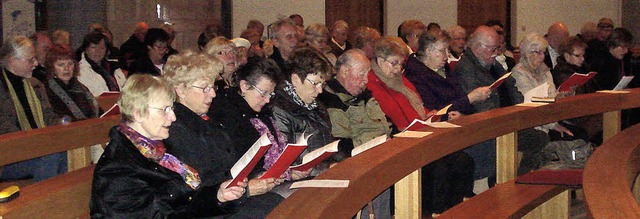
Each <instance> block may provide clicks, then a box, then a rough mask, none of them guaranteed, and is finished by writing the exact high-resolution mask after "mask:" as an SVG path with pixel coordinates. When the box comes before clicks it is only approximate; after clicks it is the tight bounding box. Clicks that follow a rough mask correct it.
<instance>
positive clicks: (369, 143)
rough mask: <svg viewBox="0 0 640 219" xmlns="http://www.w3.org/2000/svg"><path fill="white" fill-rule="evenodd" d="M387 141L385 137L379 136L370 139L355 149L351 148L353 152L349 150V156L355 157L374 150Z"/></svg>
mask: <svg viewBox="0 0 640 219" xmlns="http://www.w3.org/2000/svg"><path fill="white" fill-rule="evenodd" d="M386 141H387V135H386V134H385V135H380V136H378V137H376V138H374V139H371V140H370V141H367V142H365V143H364V144H361V145H359V146H357V147H355V148H353V150H351V156H352V157H353V156H356V155H357V154H359V153H362V152H364V151H366V150H369V149H371V148H374V147H376V146H378V145H380V144H382V143H384V142H386Z"/></svg>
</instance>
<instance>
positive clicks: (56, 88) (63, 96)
mask: <svg viewBox="0 0 640 219" xmlns="http://www.w3.org/2000/svg"><path fill="white" fill-rule="evenodd" d="M76 82H77V81H76ZM47 83H48V84H49V89H51V91H53V93H55V94H56V96H58V98H60V100H62V102H63V103H64V104H65V105H66V106H67V108H68V109H69V111H71V114H73V117H74V118H75V119H76V120H83V119H86V118H87V117H86V116H85V115H84V113H83V112H82V110H80V108H79V107H78V105H76V102H74V101H73V99H71V97H69V94H68V93H67V91H65V90H64V89H63V88H62V87H61V86H60V84H58V82H57V81H56V80H55V79H54V78H51V79H49V81H48V82H47ZM71 83H74V81H69V84H70V85H71ZM78 83H79V82H78ZM76 85H79V84H76ZM71 86H72V88H71V89H70V90H69V91H71V92H80V93H82V94H84V96H85V98H86V99H87V100H89V102H90V103H91V106H92V111H93V115H99V114H98V102H97V101H96V98H94V97H93V95H92V94H91V92H90V91H89V90H87V89H86V88H84V87H82V86H73V85H71Z"/></svg>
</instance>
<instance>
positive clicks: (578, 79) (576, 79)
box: [558, 71, 598, 92]
mask: <svg viewBox="0 0 640 219" xmlns="http://www.w3.org/2000/svg"><path fill="white" fill-rule="evenodd" d="M596 74H598V73H597V72H594V71H592V72H589V73H588V74H580V73H573V74H572V75H571V77H569V78H568V79H567V80H566V81H564V82H562V84H560V86H558V92H569V91H571V89H572V88H574V87H577V86H581V85H583V84H585V83H587V81H589V80H590V79H591V78H593V77H594V76H596Z"/></svg>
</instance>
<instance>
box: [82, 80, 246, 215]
mask: <svg viewBox="0 0 640 219" xmlns="http://www.w3.org/2000/svg"><path fill="white" fill-rule="evenodd" d="M175 96H176V92H175V91H174V89H173V88H172V87H171V86H170V85H169V84H168V83H167V82H166V81H165V80H164V79H163V78H160V77H156V76H151V75H147V74H138V75H132V76H131V77H129V79H128V80H127V83H126V85H125V86H124V87H123V88H122V92H121V95H120V99H119V100H118V105H119V106H120V110H121V112H122V118H123V122H122V123H121V124H120V125H118V126H115V127H113V128H112V129H111V131H110V133H109V136H110V139H111V140H110V141H109V145H108V146H107V147H106V148H105V152H104V154H103V155H102V157H101V158H100V161H98V164H96V167H95V171H94V173H93V185H92V188H91V201H90V209H91V218H196V217H211V216H218V215H224V214H226V213H228V212H232V211H233V210H234V209H235V207H236V205H235V204H234V202H232V201H234V200H236V199H238V198H240V197H242V196H243V194H244V193H245V189H244V187H245V186H246V182H240V183H239V185H238V186H232V187H229V188H226V186H227V185H228V184H229V183H230V181H231V180H226V181H225V182H222V181H220V182H216V183H207V182H206V181H204V180H202V178H201V177H203V175H200V173H199V171H198V170H197V169H195V168H194V167H193V166H191V165H192V164H191V163H188V162H187V161H186V160H182V159H181V158H180V157H176V156H175V155H173V154H171V153H170V152H167V151H166V148H165V144H164V143H163V141H162V140H164V139H166V138H168V137H169V134H170V128H171V126H172V123H173V122H175V121H176V114H175V113H174V111H173V106H174V100H175ZM181 146H188V145H186V144H182V145H181ZM174 147H176V145H174ZM193 153H198V152H197V151H195V152H193Z"/></svg>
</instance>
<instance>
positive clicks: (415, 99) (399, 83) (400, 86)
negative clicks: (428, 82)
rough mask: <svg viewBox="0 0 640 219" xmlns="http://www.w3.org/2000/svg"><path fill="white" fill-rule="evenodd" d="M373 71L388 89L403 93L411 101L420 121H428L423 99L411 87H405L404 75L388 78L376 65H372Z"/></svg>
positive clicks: (394, 75)
mask: <svg viewBox="0 0 640 219" xmlns="http://www.w3.org/2000/svg"><path fill="white" fill-rule="evenodd" d="M371 69H373V73H374V74H375V75H376V76H378V78H380V80H381V81H382V82H383V83H384V84H385V85H387V87H389V88H391V90H394V91H396V92H398V93H401V94H402V95H403V96H404V97H405V98H407V100H409V104H411V107H413V109H414V110H415V111H416V113H418V116H420V119H426V118H427V114H426V112H425V109H424V104H423V103H422V99H421V98H420V96H418V94H417V93H416V92H414V91H413V90H411V89H410V88H409V87H407V86H404V81H403V79H402V75H396V74H393V75H391V77H388V76H386V75H385V74H384V73H383V72H382V69H380V66H378V65H377V64H376V63H373V62H372V63H371Z"/></svg>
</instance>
